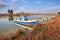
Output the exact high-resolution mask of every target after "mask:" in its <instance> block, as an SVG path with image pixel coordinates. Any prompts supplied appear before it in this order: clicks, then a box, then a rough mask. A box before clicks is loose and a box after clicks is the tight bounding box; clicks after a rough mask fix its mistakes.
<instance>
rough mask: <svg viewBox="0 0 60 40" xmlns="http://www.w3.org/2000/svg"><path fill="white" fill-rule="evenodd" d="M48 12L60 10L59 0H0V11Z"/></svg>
mask: <svg viewBox="0 0 60 40" xmlns="http://www.w3.org/2000/svg"><path fill="white" fill-rule="evenodd" d="M8 9H12V10H13V11H14V12H22V11H23V12H32V13H48V12H59V11H60V0H0V12H7V10H8Z"/></svg>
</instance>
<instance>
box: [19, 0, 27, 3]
mask: <svg viewBox="0 0 60 40" xmlns="http://www.w3.org/2000/svg"><path fill="white" fill-rule="evenodd" d="M20 1H21V2H24V3H28V0H20Z"/></svg>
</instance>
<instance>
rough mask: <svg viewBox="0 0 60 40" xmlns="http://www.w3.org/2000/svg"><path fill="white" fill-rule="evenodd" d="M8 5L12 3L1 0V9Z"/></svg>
mask: <svg viewBox="0 0 60 40" xmlns="http://www.w3.org/2000/svg"><path fill="white" fill-rule="evenodd" d="M7 6H10V4H9V3H6V2H2V1H0V9H1V8H4V7H7Z"/></svg>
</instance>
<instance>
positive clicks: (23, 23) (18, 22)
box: [15, 21, 38, 25]
mask: <svg viewBox="0 0 60 40" xmlns="http://www.w3.org/2000/svg"><path fill="white" fill-rule="evenodd" d="M15 23H17V24H22V25H26V24H38V22H20V21H15Z"/></svg>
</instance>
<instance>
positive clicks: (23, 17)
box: [19, 16, 28, 20]
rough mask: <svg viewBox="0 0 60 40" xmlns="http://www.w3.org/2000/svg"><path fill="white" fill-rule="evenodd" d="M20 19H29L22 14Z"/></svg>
mask: <svg viewBox="0 0 60 40" xmlns="http://www.w3.org/2000/svg"><path fill="white" fill-rule="evenodd" d="M19 19H20V20H28V18H27V16H20V17H19Z"/></svg>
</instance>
